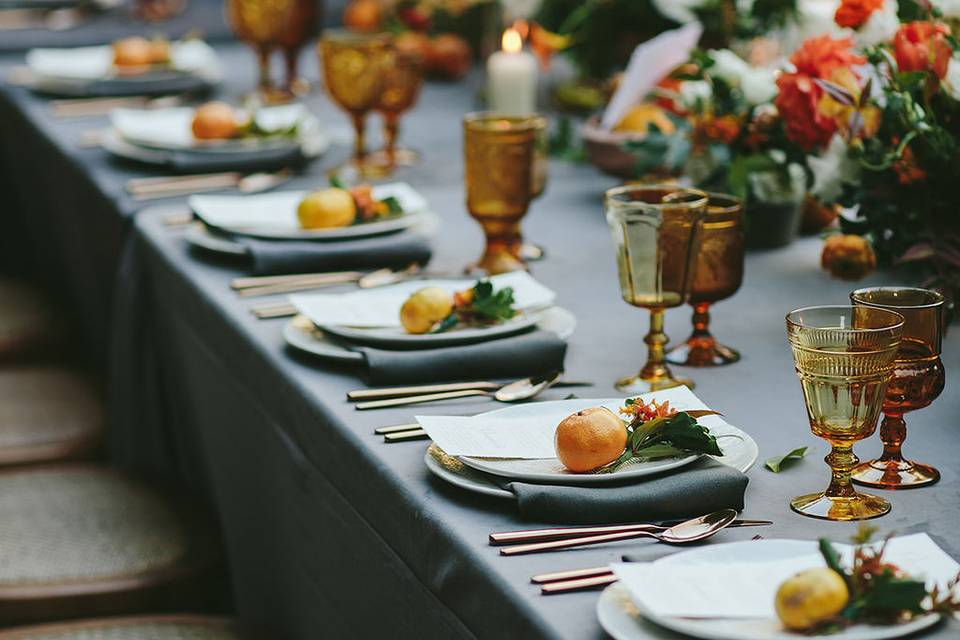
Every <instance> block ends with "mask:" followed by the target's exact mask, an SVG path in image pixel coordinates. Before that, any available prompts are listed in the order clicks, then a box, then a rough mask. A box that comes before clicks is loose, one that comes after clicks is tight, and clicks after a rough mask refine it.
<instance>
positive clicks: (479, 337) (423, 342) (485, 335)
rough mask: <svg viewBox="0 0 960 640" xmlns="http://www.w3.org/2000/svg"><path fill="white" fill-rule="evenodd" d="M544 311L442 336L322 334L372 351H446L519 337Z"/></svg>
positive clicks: (396, 331) (387, 330)
mask: <svg viewBox="0 0 960 640" xmlns="http://www.w3.org/2000/svg"><path fill="white" fill-rule="evenodd" d="M548 310H549V307H548V308H547V309H531V310H529V311H521V312H519V313H518V314H517V315H516V316H514V317H513V318H511V319H510V320H507V321H506V322H501V323H499V324H493V325H490V326H484V327H474V326H469V327H463V328H458V327H454V328H452V329H450V330H449V331H444V332H442V333H420V334H413V333H407V331H406V330H405V329H404V328H403V327H372V328H359V327H343V326H325V327H323V330H324V332H326V333H328V334H330V335H332V336H334V337H337V338H343V339H346V340H350V341H351V342H356V343H358V344H366V345H369V346H371V347H383V348H386V349H404V348H406V349H414V348H419V349H430V348H433V347H449V346H451V345H455V344H468V343H471V342H485V341H487V340H496V339H499V338H506V337H507V336H512V335H516V334H518V333H522V332H523V331H526V330H527V329H529V328H531V327H533V326H534V325H536V324H537V323H539V322H540V319H541V318H542V317H543V314H544V313H546V312H547V311H548Z"/></svg>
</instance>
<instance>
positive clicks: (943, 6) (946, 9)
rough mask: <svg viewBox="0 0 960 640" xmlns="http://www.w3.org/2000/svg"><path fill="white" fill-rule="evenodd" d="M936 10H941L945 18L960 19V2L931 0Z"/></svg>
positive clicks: (959, 0) (954, 0) (955, 0)
mask: <svg viewBox="0 0 960 640" xmlns="http://www.w3.org/2000/svg"><path fill="white" fill-rule="evenodd" d="M930 4H932V5H933V6H934V8H935V9H939V10H940V13H942V14H943V17H944V18H960V0H930Z"/></svg>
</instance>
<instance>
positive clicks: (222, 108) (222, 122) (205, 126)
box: [191, 102, 239, 140]
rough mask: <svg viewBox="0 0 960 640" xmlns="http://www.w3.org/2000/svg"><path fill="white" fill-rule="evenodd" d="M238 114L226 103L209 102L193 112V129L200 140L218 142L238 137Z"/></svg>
mask: <svg viewBox="0 0 960 640" xmlns="http://www.w3.org/2000/svg"><path fill="white" fill-rule="evenodd" d="M238 128H239V127H238V126H237V113H236V111H234V110H233V107H231V106H230V105H228V104H226V103H225V102H208V103H207V104H204V105H201V106H199V107H197V110H196V111H194V112H193V122H192V123H191V129H192V130H193V135H194V137H195V138H197V139H199V140H218V139H223V138H232V137H234V136H235V135H237V130H238Z"/></svg>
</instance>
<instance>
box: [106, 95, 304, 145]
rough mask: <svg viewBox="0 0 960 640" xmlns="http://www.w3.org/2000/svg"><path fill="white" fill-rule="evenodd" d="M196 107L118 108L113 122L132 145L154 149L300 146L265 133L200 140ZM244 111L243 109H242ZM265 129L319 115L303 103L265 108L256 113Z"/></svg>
mask: <svg viewBox="0 0 960 640" xmlns="http://www.w3.org/2000/svg"><path fill="white" fill-rule="evenodd" d="M195 111H196V110H195V109H194V108H193V107H171V108H168V109H114V110H113V111H111V112H110V124H111V126H112V127H113V129H114V131H116V132H117V134H118V135H119V136H120V137H121V138H123V139H124V140H126V141H127V142H129V143H131V144H135V145H138V146H141V147H147V148H150V149H168V150H177V151H188V152H191V153H247V152H250V151H251V150H257V149H277V148H283V147H290V146H294V145H296V144H297V143H298V142H297V140H296V139H293V138H289V137H282V136H273V137H271V136H263V137H256V138H238V139H228V140H198V139H197V138H195V137H194V135H193V116H194V113H195ZM240 111H242V110H240ZM254 118H255V119H256V121H257V123H258V124H259V125H260V126H261V128H263V129H264V130H265V131H282V130H285V129H289V128H291V127H293V126H294V125H298V126H301V127H306V126H309V125H310V121H311V120H316V118H315V117H314V116H313V115H312V114H311V113H310V112H309V111H307V109H306V108H305V107H304V106H303V105H302V104H289V105H282V106H278V107H264V108H262V109H259V110H257V111H256V113H255V114H254Z"/></svg>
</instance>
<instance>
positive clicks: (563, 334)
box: [283, 307, 577, 362]
mask: <svg viewBox="0 0 960 640" xmlns="http://www.w3.org/2000/svg"><path fill="white" fill-rule="evenodd" d="M576 326H577V319H576V318H575V317H574V315H573V314H572V313H570V312H569V311H567V310H566V309H563V308H561V307H552V308H550V309H549V310H547V311H546V312H544V314H543V316H542V317H541V318H540V321H539V322H538V323H537V328H538V329H542V330H544V331H550V332H552V333H555V334H556V335H557V336H558V337H559V338H560V339H561V340H566V339H567V338H569V337H570V336H571V335H573V331H574V329H576ZM283 339H284V340H285V341H286V343H287V344H288V345H290V346H291V347H293V348H294V349H296V350H298V351H302V352H304V353H309V354H310V355H314V356H317V357H318V358H322V359H324V360H332V361H337V362H363V356H362V355H361V354H359V353H357V352H356V351H351V350H350V349H348V348H347V347H345V346H343V344H342V343H341V342H338V341H336V340H333V339H331V338H328V337H326V336H325V335H324V334H323V332H322V331H321V330H320V329H317V328H316V327H314V326H313V324H312V323H311V322H310V321H309V320H308V319H307V318H305V317H303V316H297V317H295V318H293V319H291V320H290V321H289V322H288V323H287V324H286V325H285V326H284V328H283Z"/></svg>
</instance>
